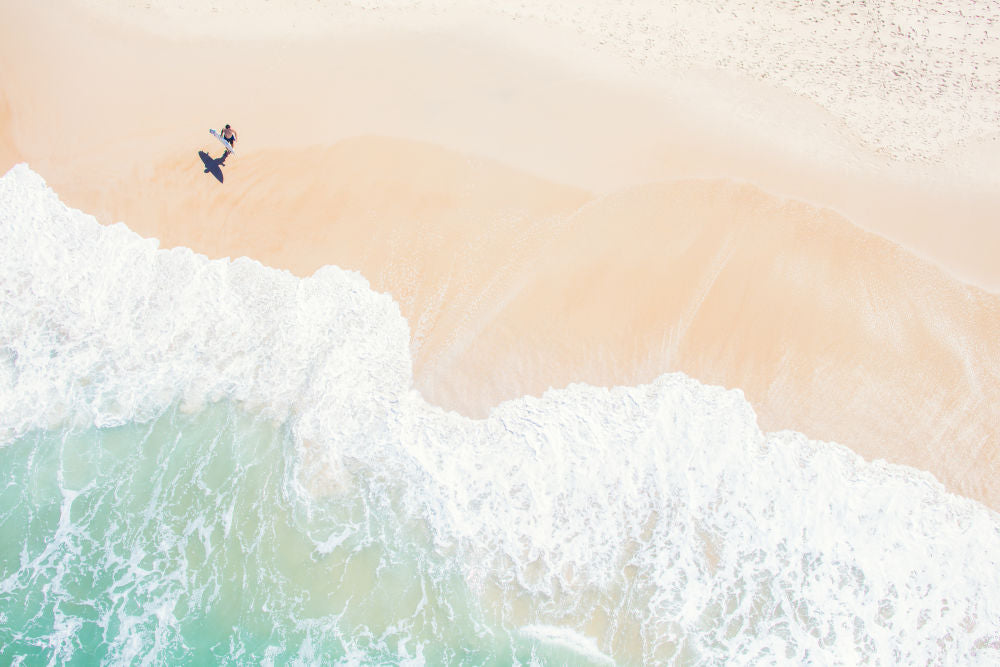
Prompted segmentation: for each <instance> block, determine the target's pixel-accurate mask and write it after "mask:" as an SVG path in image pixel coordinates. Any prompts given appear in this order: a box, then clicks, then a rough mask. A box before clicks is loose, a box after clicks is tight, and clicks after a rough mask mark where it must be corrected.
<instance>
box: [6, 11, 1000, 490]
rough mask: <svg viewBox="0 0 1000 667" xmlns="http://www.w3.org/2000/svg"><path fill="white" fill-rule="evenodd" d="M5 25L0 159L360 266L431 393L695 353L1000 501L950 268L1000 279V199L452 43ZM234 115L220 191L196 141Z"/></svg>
mask: <svg viewBox="0 0 1000 667" xmlns="http://www.w3.org/2000/svg"><path fill="white" fill-rule="evenodd" d="M0 24H2V25H3V26H5V27H4V28H3V37H4V39H3V40H0V77H2V78H0V170H4V171H5V170H6V169H7V168H8V167H9V166H10V165H11V164H13V163H15V162H17V161H21V160H24V161H27V162H29V164H30V165H31V166H32V168H34V169H36V170H37V171H39V173H41V174H42V175H43V176H44V177H45V178H46V179H47V180H48V182H49V184H50V185H52V187H53V188H54V189H55V190H56V191H57V192H58V193H59V194H60V195H61V196H62V197H63V199H64V200H65V201H66V202H67V203H68V204H69V205H71V206H74V207H77V208H80V209H82V210H85V211H87V212H91V213H94V214H95V215H97V216H98V217H99V219H101V220H102V221H104V222H114V221H118V220H123V221H126V222H127V223H128V224H129V226H130V227H132V228H133V229H135V230H136V231H138V232H140V233H142V234H144V235H147V236H155V237H157V238H159V239H160V240H161V243H162V244H163V246H164V247H171V246H175V245H185V246H188V247H191V248H194V249H195V250H197V251H199V252H204V253H206V254H208V255H209V256H212V257H220V256H239V255H249V256H252V257H255V258H257V259H259V260H260V261H262V262H264V263H266V264H269V265H273V266H278V267H284V268H288V269H290V270H292V271H294V272H295V273H298V274H300V275H307V274H309V273H311V272H312V271H314V270H315V269H316V268H318V267H320V266H322V265H324V264H337V265H339V266H342V267H345V268H350V269H356V270H359V271H360V272H361V273H362V274H363V275H364V276H366V277H367V278H368V279H369V280H370V281H371V283H372V285H373V287H374V288H375V289H377V290H380V291H388V292H390V293H391V294H392V295H393V296H394V297H395V298H396V300H397V301H398V302H399V303H400V305H401V308H402V310H403V314H404V315H405V316H406V317H407V319H408V321H409V322H410V326H411V330H412V332H413V344H412V347H413V352H414V359H415V364H416V368H415V371H416V379H417V386H418V388H419V389H420V390H421V391H422V392H423V393H424V394H425V396H427V397H428V399H429V400H431V401H433V402H436V403H439V404H441V405H444V406H445V407H449V408H453V409H458V410H460V411H462V412H464V413H466V414H470V415H482V414H485V413H486V412H487V411H488V409H489V407H490V406H492V405H494V404H496V403H497V402H498V401H500V400H504V399H507V398H513V397H516V396H519V395H522V394H525V393H531V394H538V393H541V392H542V391H544V390H545V389H546V388H547V387H550V386H556V387H558V386H563V385H565V384H566V383H568V382H573V381H582V382H587V383H590V384H604V385H609V384H620V383H624V384H634V383H638V382H642V381H648V380H650V379H652V378H654V377H655V376H657V375H659V374H661V373H663V372H667V371H672V370H681V371H684V372H685V373H687V374H689V375H691V376H692V377H694V378H697V379H699V380H701V381H703V382H706V383H713V384H721V385H724V386H727V387H738V388H740V389H742V390H743V391H744V392H745V393H746V395H747V398H748V399H749V400H750V402H751V403H752V404H753V405H754V407H755V409H756V410H757V412H758V414H759V415H760V420H761V426H762V427H763V428H764V429H766V430H777V429H784V428H788V429H794V430H797V431H801V432H803V433H805V434H806V435H808V436H810V437H813V438H817V439H827V440H834V441H837V442H840V443H843V444H845V445H848V446H850V447H852V448H853V449H854V450H855V451H858V452H859V453H861V454H863V455H864V456H865V457H867V458H886V459H888V460H890V461H894V462H900V463H906V464H909V465H913V466H916V467H919V468H923V469H927V470H930V471H932V472H933V473H934V474H935V475H937V476H938V477H939V478H940V479H941V480H942V481H944V482H945V483H946V484H947V485H948V486H949V488H951V489H952V490H955V491H957V492H960V493H963V494H965V495H968V496H971V497H974V498H977V499H979V500H982V501H984V502H986V503H987V504H989V505H991V506H992V507H994V508H1000V488H998V487H997V486H996V485H991V481H992V480H993V479H995V478H996V476H997V474H998V473H1000V454H998V452H1000V343H998V335H1000V299H998V297H997V296H996V295H995V294H993V293H991V292H988V291H985V290H983V289H979V288H973V287H968V286H966V285H964V284H962V283H960V282H958V280H956V278H955V277H954V276H955V275H961V276H966V277H971V278H975V279H976V280H978V282H980V283H981V284H983V285H987V286H993V285H1000V263H996V262H991V261H990V260H991V258H992V255H993V254H994V252H995V250H996V249H997V248H1000V231H998V230H996V229H993V228H992V227H991V225H990V223H991V222H992V218H991V217H990V216H991V215H992V212H993V211H996V210H1000V208H997V207H996V204H997V202H998V201H1000V196H998V195H997V193H990V192H978V191H968V190H963V189H961V187H959V186H953V185H948V184H944V185H942V184H941V183H937V182H934V183H933V185H934V187H926V182H925V183H924V185H923V186H920V187H918V186H916V185H914V182H912V181H906V180H905V179H904V178H902V176H901V175H900V174H899V173H896V172H893V173H888V172H886V173H885V174H883V175H882V176H880V177H879V176H878V175H877V174H876V175H873V174H872V173H870V172H867V171H865V168H864V167H863V166H858V167H856V171H851V170H850V169H847V168H844V167H843V166H842V165H836V164H826V163H823V162H822V161H817V162H809V161H807V160H804V159H803V158H802V156H800V155H795V154H793V153H790V152H787V151H780V150H777V149H775V150H773V151H768V150H767V145H766V144H767V142H766V141H764V139H763V138H761V137H757V136H750V135H746V136H745V135H738V136H737V137H735V138H734V137H732V136H729V135H726V133H725V131H724V129H720V128H718V127H713V126H711V125H709V126H702V125H699V124H698V123H697V122H695V121H694V120H692V119H691V118H689V117H688V115H686V114H685V113H683V112H682V111H683V110H678V108H675V107H669V105H668V106H665V105H664V104H663V102H662V100H658V99H657V98H656V97H655V96H651V95H646V94H645V93H644V92H643V91H642V90H640V89H632V88H629V87H627V86H624V85H617V84H614V83H611V82H606V81H597V80H588V79H587V78H586V77H583V76H578V75H575V74H573V73H572V72H570V71H568V70H565V69H560V68H559V67H557V66H555V65H553V66H552V67H551V68H547V67H548V66H547V65H545V64H544V63H536V62H533V61H532V60H531V59H530V58H528V57H526V56H523V55H518V54H516V53H511V54H504V53H503V52H502V51H500V50H498V49H492V50H491V48H490V47H488V45H481V46H480V45H475V44H472V43H470V42H464V41H461V40H454V41H449V40H447V39H444V38H442V37H441V36H433V37H427V38H419V37H415V36H405V35H396V36H392V37H391V38H390V37H389V36H386V35H382V36H367V37H365V38H364V39H358V40H353V41H352V40H345V39H341V40H330V41H329V42H327V41H314V42H313V41H303V42H301V43H291V42H279V43H267V44H262V43H254V42H239V43H230V42H225V41H217V42H209V41H205V40H203V39H194V38H178V39H176V40H167V39H164V38H160V37H155V36H153V35H150V34H146V33H143V32H137V31H130V30H128V29H127V26H124V25H108V24H106V23H105V22H104V19H98V18H96V17H93V16H91V15H89V14H87V13H85V12H83V11H80V10H78V9H73V8H72V7H61V8H59V11H54V8H52V7H49V6H47V5H44V4H43V5H41V6H11V5H10V4H8V5H2V6H0ZM761 94H768V91H762V93H761ZM223 122H231V123H233V124H234V126H236V128H237V129H238V130H239V131H240V133H241V142H240V144H239V145H238V149H239V150H240V154H239V156H237V157H236V158H233V159H232V160H231V161H230V163H229V164H228V166H227V167H225V169H224V173H225V181H224V183H223V184H220V183H218V182H217V181H216V180H215V179H214V178H213V177H212V176H211V175H209V174H206V173H203V170H202V163H201V159H200V158H199V156H198V151H199V149H203V150H207V151H209V152H210V153H211V154H212V155H214V156H218V155H219V153H220V150H219V146H218V144H217V143H216V142H215V141H214V140H213V139H212V138H211V137H209V136H208V134H207V129H208V127H209V126H216V127H218V125H219V124H220V123H223ZM378 135H381V136H378ZM386 135H391V136H394V137H400V138H398V139H390V138H384V137H385V136H386ZM860 162H864V160H860ZM734 179H735V180H734ZM751 182H752V183H756V184H757V185H756V186H755V185H750V184H749V183H751ZM758 186H760V187H758ZM768 191H770V192H776V193H781V195H782V196H778V195H775V194H767V192H768ZM802 201H810V202H814V205H811V204H805V203H802ZM833 209H836V210H837V211H839V212H841V213H843V214H846V215H847V216H848V217H849V219H850V220H851V221H852V222H859V223H862V224H864V225H865V226H866V227H868V228H869V229H877V230H879V231H880V232H882V233H883V234H885V235H887V236H890V237H892V238H895V239H896V240H899V241H903V242H906V243H908V244H910V245H911V246H912V247H913V248H914V250H915V251H916V252H917V253H919V254H920V255H923V256H925V257H928V258H931V259H933V260H934V261H935V262H937V263H938V264H940V265H941V266H943V267H944V270H943V269H941V268H938V267H937V266H936V265H935V264H932V263H930V262H928V261H926V260H925V259H920V258H918V257H917V255H916V254H914V252H911V251H909V250H905V249H903V248H902V247H900V246H899V245H896V244H894V243H892V242H890V241H887V240H885V239H884V238H880V237H878V236H875V235H873V234H870V233H867V232H864V231H862V230H861V229H860V228H858V227H857V226H855V225H853V224H851V222H848V220H847V219H845V217H843V216H842V215H840V214H838V213H835V212H834V210H833ZM956 229H957V230H959V231H958V232H956V231H954V230H956ZM921 239H922V240H921Z"/></svg>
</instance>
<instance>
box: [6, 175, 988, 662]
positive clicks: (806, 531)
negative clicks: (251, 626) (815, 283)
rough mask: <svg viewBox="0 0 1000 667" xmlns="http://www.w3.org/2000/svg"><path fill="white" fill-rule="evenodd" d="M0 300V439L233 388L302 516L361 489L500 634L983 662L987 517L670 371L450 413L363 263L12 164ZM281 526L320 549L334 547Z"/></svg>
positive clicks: (677, 654) (797, 657)
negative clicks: (92, 211)
mask: <svg viewBox="0 0 1000 667" xmlns="http://www.w3.org/2000/svg"><path fill="white" fill-rule="evenodd" d="M0 303H2V306H0V307H2V313H3V317H2V318H0V429H2V431H0V437H2V442H3V443H5V444H4V445H3V446H4V447H5V448H6V449H7V450H8V452H10V451H11V447H12V446H13V445H14V444H16V443H23V442H25V439H26V438H30V437H31V434H33V433H38V432H48V433H52V432H72V431H73V430H74V429H76V430H79V429H92V428H95V427H96V428H98V429H109V428H112V427H116V426H122V425H130V424H136V423H139V424H141V423H147V422H154V421H155V420H156V419H158V418H161V417H162V416H163V415H165V414H168V413H169V411H170V410H171V409H172V406H175V405H179V406H180V413H181V414H184V413H187V414H196V413H199V412H201V411H204V410H205V409H206V406H209V405H211V404H214V403H217V402H219V401H227V402H232V403H235V404H238V405H240V406H241V409H243V410H245V411H248V412H251V413H253V414H255V415H259V416H260V418H262V419H264V420H268V421H271V422H273V423H275V424H278V425H281V427H282V428H284V429H287V433H288V434H289V435H288V438H289V442H290V443H291V444H290V446H289V447H290V450H289V451H290V453H289V454H288V459H287V460H288V469H289V472H288V478H287V486H286V489H285V491H286V493H287V495H288V497H290V498H292V502H293V504H294V505H295V507H297V508H298V511H299V512H301V513H304V514H306V515H312V514H321V513H322V511H321V509H322V508H324V507H329V506H330V504H331V503H333V504H336V503H343V502H345V499H351V498H358V497H366V498H367V497H369V496H370V494H372V493H377V494H381V496H380V497H382V499H383V500H380V501H379V502H383V501H384V502H386V503H389V504H391V505H392V506H393V507H394V508H397V509H398V511H399V513H400V515H401V516H403V517H405V519H404V523H403V524H400V525H405V526H406V530H407V531H409V532H410V533H411V534H413V535H422V536H424V537H423V538H419V539H425V540H426V543H427V545H429V546H428V547H427V548H428V549H430V550H432V551H433V552H434V554H436V555H437V556H439V557H441V558H447V559H449V562H454V563H456V564H457V565H456V567H457V568H458V570H459V576H460V579H461V581H462V582H463V585H464V586H465V587H466V588H467V590H468V591H470V592H471V594H472V595H473V596H474V597H475V598H476V599H477V600H478V601H479V603H481V604H483V605H485V606H486V607H488V608H490V609H493V610H494V614H495V615H496V616H497V617H499V618H500V620H501V623H502V624H503V625H504V627H509V628H521V632H522V634H523V635H524V636H526V637H531V638H533V639H534V640H537V641H539V642H542V643H546V644H553V645H556V646H558V647H562V648H563V649H566V650H570V651H571V652H572V653H574V654H580V655H584V656H587V657H586V659H588V660H592V661H596V662H598V663H600V662H606V660H607V659H608V657H609V656H610V658H611V659H614V660H615V661H620V662H632V661H634V662H641V663H647V664H648V663H654V662H655V663H658V662H677V663H706V664H707V663H718V662H721V661H725V660H736V661H739V662H758V661H765V662H770V661H790V662H809V661H818V662H830V663H838V662H843V663H856V662H863V661H865V662H882V661H888V662H893V663H918V662H919V663H926V662H946V663H951V662H974V661H981V662H983V663H984V664H985V663H989V662H996V661H997V660H1000V638H998V636H997V634H996V628H997V627H1000V586H998V585H997V580H996V574H995V573H996V572H997V571H998V566H1000V563H998V559H1000V517H998V515H997V514H996V513H994V512H992V511H990V510H989V509H987V508H986V507H984V506H982V505H980V504H978V503H976V502H974V501H971V500H968V499H965V498H961V497H957V496H954V495H951V494H948V493H946V492H945V490H944V489H943V487H942V486H941V485H940V484H939V483H938V482H937V481H936V480H935V479H934V478H933V477H932V476H931V475H930V474H928V473H925V472H920V471H917V470H914V469H911V468H906V467H902V466H896V465H890V464H887V463H885V462H883V461H875V462H870V463H868V462H865V461H864V460H862V459H861V458H860V457H859V456H857V455H855V454H853V453H852V452H851V451H850V450H848V449H846V448H844V447H842V446H840V445H837V444H835V443H824V442H816V441H811V440H809V439H808V438H807V437H806V436H804V435H802V434H799V433H793V432H789V431H784V432H777V433H763V432H761V430H760V428H759V427H758V425H757V420H756V416H755V414H754V411H753V409H752V408H751V406H750V405H749V404H748V403H747V401H746V400H745V399H744V397H743V395H742V393H741V392H740V391H738V390H726V389H723V388H720V387H711V386H705V385H702V384H700V383H698V382H697V381H695V380H693V379H691V378H688V377H685V376H683V375H681V374H666V375H663V376H661V377H659V378H657V379H656V380H655V381H654V382H652V383H650V384H647V385H642V386H637V387H614V388H603V387H594V386H588V385H584V384H576V385H571V386H569V387H566V388H562V389H554V390H549V391H548V392H546V393H545V394H544V395H543V396H542V397H540V398H532V397H524V398H520V399H517V400H512V401H507V402H505V403H502V404H500V405H498V406H496V407H495V408H494V409H493V410H492V411H491V412H490V414H489V416H488V417H487V418H485V419H482V420H473V419H469V418H466V417H464V416H462V415H459V414H457V413H454V412H447V411H444V410H442V409H440V408H438V407H435V406H433V405H430V404H428V403H427V402H426V401H425V400H424V399H423V397H422V396H421V395H420V394H419V393H418V392H416V391H415V390H414V389H413V376H412V364H411V359H410V353H409V344H410V333H409V328H408V326H407V323H406V321H405V320H404V319H403V317H402V316H401V315H400V311H399V308H398V306H397V305H396V304H395V303H394V302H393V300H392V299H391V298H390V297H389V296H387V295H384V294H376V293H375V292H373V291H372V290H371V289H370V288H369V285H368V283H367V282H366V280H365V279H364V278H363V277H362V276H360V275H358V274H357V273H352V272H347V271H343V270H341V269H338V268H336V267H325V268H323V269H321V270H320V271H317V272H316V273H315V274H314V275H313V276H311V277H308V278H303V279H300V278H296V277H294V276H292V275H291V274H289V273H287V272H283V271H278V270H275V269H271V268H268V267H265V266H263V265H261V264H259V263H258V262H255V261H253V260H249V259H238V260H234V261H230V260H228V259H226V260H214V261H210V260H208V259H207V258H205V257H203V256H199V255H196V254H195V253H193V252H191V251H189V250H186V249H174V250H160V249H159V248H158V247H157V243H156V241H154V240H149V239H143V238H141V237H139V236H137V235H136V234H134V233H133V232H131V231H130V230H128V229H127V227H125V226H124V225H123V224H117V225H112V226H102V225H100V224H99V223H97V221H96V220H95V219H94V218H92V217H91V216H88V215H85V214H83V213H81V212H79V211H74V210H71V209H69V208H67V207H66V206H65V205H64V204H62V203H61V202H60V201H59V199H58V197H57V195H56V194H55V193H54V192H52V191H51V190H50V189H49V188H48V187H47V186H46V185H45V183H44V181H43V180H42V179H41V177H39V176H38V175H37V174H35V173H34V172H32V171H31V170H30V169H29V168H28V167H27V166H25V165H19V166H17V167H15V168H14V169H12V170H11V171H10V172H9V173H8V174H7V175H5V176H4V177H3V178H2V179H0ZM186 456H197V451H196V450H195V451H194V452H189V453H188V454H186ZM376 482H377V483H376ZM373 489H375V490H376V491H373ZM61 497H62V502H63V503H64V504H65V505H64V506H65V507H66V508H68V509H67V512H66V513H65V515H66V516H67V517H68V519H67V520H69V521H72V515H73V513H72V511H70V510H71V509H72V507H73V502H74V498H75V496H74V495H73V493H69V494H68V495H67V493H66V492H65V491H64V493H63V495H62V496H61ZM373 502H374V501H373ZM397 528H398V527H397ZM296 530H298V531H299V532H300V533H301V534H302V535H303V539H307V540H308V541H309V543H310V545H311V546H310V552H311V553H313V554H320V555H322V554H329V553H333V552H336V551H337V550H338V549H339V548H340V547H341V545H342V544H344V542H345V540H347V541H349V535H348V533H345V532H344V528H343V526H332V527H331V526H330V525H328V524H325V523H322V522H320V523H319V524H314V523H308V525H307V527H306V528H302V527H298V528H296ZM413 539H415V540H417V539H418V538H417V537H414V538H413ZM21 567H26V566H25V565H24V563H22V564H21ZM0 575H2V577H3V581H5V582H7V585H8V587H9V586H10V585H12V584H10V582H11V581H14V580H15V579H16V572H13V573H12V572H3V573H0ZM0 592H2V591H0ZM8 592H9V591H8ZM0 613H2V612H0ZM151 642H152V643H151V644H150V646H147V647H145V649H144V650H146V651H148V652H152V653H155V652H156V651H157V650H158V649H157V644H156V642H155V641H152V640H151ZM408 651H409V650H405V651H404V650H403V649H402V648H399V650H398V651H397V653H395V656H396V657H395V658H393V659H394V660H397V661H402V658H403V657H404V656H410V657H412V656H411V654H410V653H409V652H408ZM419 655H420V652H419V651H418V653H417V656H418V657H419ZM415 659H417V661H418V662H419V659H418V658H415Z"/></svg>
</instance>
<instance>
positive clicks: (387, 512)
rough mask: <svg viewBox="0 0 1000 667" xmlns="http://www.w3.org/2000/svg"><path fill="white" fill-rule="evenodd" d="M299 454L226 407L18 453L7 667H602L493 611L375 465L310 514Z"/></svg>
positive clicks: (7, 564)
mask: <svg viewBox="0 0 1000 667" xmlns="http://www.w3.org/2000/svg"><path fill="white" fill-rule="evenodd" d="M292 453H293V449H292V445H291V439H290V437H289V434H288V432H287V429H286V428H285V427H283V426H281V425H275V424H273V423H270V422H269V421H267V420H265V419H262V418H259V417H254V416H252V415H249V414H246V413H245V412H242V411H240V410H239V409H238V408H237V407H235V406H234V405H232V404H230V403H226V402H223V403H218V404H214V405H212V406H210V407H208V408H207V409H205V410H204V411H201V412H198V413H197V414H190V415H189V414H183V413H182V412H181V411H180V410H178V409H177V408H176V407H174V408H171V409H170V410H168V411H167V412H165V413H164V414H163V415H161V416H160V417H159V418H157V419H156V420H154V421H153V422H151V423H146V424H128V425H125V426H120V427H116V428H108V429H96V428H91V429H84V430H79V431H69V432H58V431H48V432H37V433H32V434H30V435H27V436H25V437H22V438H20V439H18V440H16V441H15V442H13V443H11V444H10V445H8V446H7V447H5V448H4V455H3V457H0V476H2V478H3V479H4V480H6V483H5V486H4V488H3V492H2V494H0V533H2V534H3V537H4V539H3V540H2V542H0V581H2V584H0V618H2V620H3V623H2V626H0V645H2V646H3V648H2V649H0V656H2V658H3V662H5V663H9V662H11V661H12V660H13V659H14V658H15V657H19V658H24V659H26V664H31V663H35V662H42V661H44V662H48V661H50V660H52V659H55V660H56V661H57V662H65V663H67V664H93V663H94V662H95V661H96V662H118V661H133V660H138V659H140V658H142V657H150V656H152V657H155V658H156V660H157V661H158V662H163V663H166V664H193V665H196V664H206V663H215V662H221V663H233V664H239V663H258V662H260V661H273V662H275V663H277V664H281V663H286V662H289V661H291V660H293V659H298V660H304V661H306V662H316V661H318V662H323V663H333V662H337V661H350V662H355V661H362V662H364V663H369V664H374V663H378V664H402V663H405V662H406V661H407V659H408V658H410V659H412V658H417V656H420V657H422V659H423V660H425V661H427V662H428V663H430V664H444V663H449V664H511V663H515V662H522V663H528V662H538V663H539V664H556V665H557V664H581V661H583V662H584V663H585V662H586V660H584V659H583V658H582V657H581V656H580V655H578V654H576V653H574V652H571V651H567V650H565V649H560V648H559V647H554V646H551V645H546V644H544V643H542V642H539V641H533V640H530V639H525V638H521V637H518V636H517V634H516V633H512V632H510V631H508V630H505V629H504V628H502V627H499V626H498V625H497V624H496V623H494V622H493V621H491V620H490V619H488V618H486V617H485V616H484V614H483V612H482V611H481V610H480V609H478V608H477V605H476V601H475V599H474V597H473V596H472V595H471V594H470V592H469V591H468V589H467V587H466V586H465V583H464V580H463V578H462V576H461V574H460V571H459V569H458V568H457V567H456V566H455V565H454V564H453V563H450V562H449V561H448V559H447V558H443V557H441V556H440V555H437V554H435V552H434V549H433V548H432V546H431V545H430V544H429V541H428V536H427V531H426V530H424V529H423V527H422V526H421V525H420V522H419V521H418V520H416V519H415V518H414V517H412V516H406V515H405V514H402V513H401V510H400V508H399V507H397V506H394V504H393V502H392V501H391V498H392V497H393V496H394V495H396V494H394V493H393V492H392V490H391V489H387V488H385V486H383V485H382V484H381V483H380V482H378V481H376V480H374V479H365V478H364V477H365V474H364V472H362V473H359V476H358V477H357V480H356V481H357V482H358V483H359V484H358V486H357V487H356V488H357V489H358V490H357V491H356V492H352V493H351V494H350V495H349V496H345V497H339V498H332V499H328V500H326V501H320V502H316V501H313V502H310V503H309V505H308V507H306V506H304V505H303V503H302V502H301V501H299V500H298V499H297V494H296V492H295V490H294V489H293V488H292V487H293V486H294V481H293V476H292V466H293V465H294V463H293V459H292ZM330 536H333V537H334V538H335V540H334V541H335V542H336V546H334V547H332V548H329V547H327V548H319V547H318V545H317V542H316V540H317V539H321V540H322V539H328V538H329V537H330Z"/></svg>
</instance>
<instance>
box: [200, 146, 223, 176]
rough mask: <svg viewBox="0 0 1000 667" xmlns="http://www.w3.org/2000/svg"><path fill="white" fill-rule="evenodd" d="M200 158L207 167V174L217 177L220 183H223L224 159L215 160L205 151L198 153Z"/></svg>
mask: <svg viewBox="0 0 1000 667" xmlns="http://www.w3.org/2000/svg"><path fill="white" fill-rule="evenodd" d="M198 157H200V158H201V161H202V162H203V163H204V165H205V173H206V174H211V175H212V176H215V178H216V180H218V181H219V183H221V182H222V165H223V164H224V163H223V161H222V158H221V157H220V158H214V157H212V156H211V155H209V154H208V153H206V152H205V151H198Z"/></svg>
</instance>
